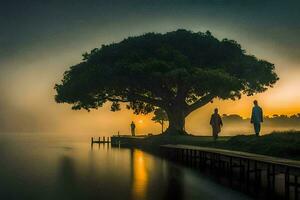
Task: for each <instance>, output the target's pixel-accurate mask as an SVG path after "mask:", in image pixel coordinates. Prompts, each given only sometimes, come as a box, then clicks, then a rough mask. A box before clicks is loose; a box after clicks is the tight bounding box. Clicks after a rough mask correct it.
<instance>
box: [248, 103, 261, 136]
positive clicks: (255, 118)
mask: <svg viewBox="0 0 300 200" xmlns="http://www.w3.org/2000/svg"><path fill="white" fill-rule="evenodd" d="M253 104H254V106H253V108H252V114H251V123H252V124H253V127H254V131H255V135H256V136H259V132H260V128H261V124H260V123H262V122H263V110H262V108H261V107H260V106H259V105H258V102H257V100H254V101H253Z"/></svg>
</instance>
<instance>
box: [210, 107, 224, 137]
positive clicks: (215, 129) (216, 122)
mask: <svg viewBox="0 0 300 200" xmlns="http://www.w3.org/2000/svg"><path fill="white" fill-rule="evenodd" d="M210 125H211V127H212V134H213V137H214V140H215V141H216V140H217V138H218V134H219V133H220V132H221V127H222V126H223V122H222V119H221V116H220V115H219V114H218V108H215V111H214V114H212V115H211V118H210Z"/></svg>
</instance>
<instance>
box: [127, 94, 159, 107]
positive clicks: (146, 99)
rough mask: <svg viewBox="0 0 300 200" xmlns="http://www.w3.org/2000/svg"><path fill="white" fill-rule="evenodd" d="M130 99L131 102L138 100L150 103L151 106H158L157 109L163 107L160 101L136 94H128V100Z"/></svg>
mask: <svg viewBox="0 0 300 200" xmlns="http://www.w3.org/2000/svg"><path fill="white" fill-rule="evenodd" d="M130 97H132V98H133V100H138V101H142V102H146V103H150V104H152V105H154V106H158V107H161V106H162V105H163V102H162V101H161V100H158V99H154V98H150V97H146V96H143V95H139V94H136V93H135V94H130V96H129V97H128V98H129V99H130Z"/></svg>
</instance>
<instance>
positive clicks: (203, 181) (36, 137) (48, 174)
mask: <svg viewBox="0 0 300 200" xmlns="http://www.w3.org/2000/svg"><path fill="white" fill-rule="evenodd" d="M80 141H81V140H79V139H78V140H76V139H74V138H72V137H70V138H68V137H55V136H51V135H50V136H49V135H47V136H46V135H42V134H28V133H24V134H5V135H3V134H2V135H1V136H0V156H1V159H0V195H1V196H0V197H1V198H0V199H51V200H52V199H104V200H106V199H107V200H110V199H116V200H117V199H122V200H126V199H133V200H139V199H141V200H144V199H149V200H150V199H155V200H160V199H172V200H180V199H197V200H198V199H249V198H248V197H247V196H245V195H244V194H241V193H239V192H237V191H233V190H231V189H230V188H227V187H224V186H221V185H218V184H217V183H215V182H213V181H211V180H210V179H208V178H207V177H206V176H205V175H201V174H200V173H198V172H196V171H193V170H191V169H188V168H185V167H182V166H178V165H175V164H173V163H170V162H168V161H166V160H164V159H161V158H159V157H156V156H153V155H151V154H148V153H145V152H143V151H141V150H137V149H119V148H112V147H110V145H100V146H98V145H94V147H93V148H91V146H90V143H89V142H88V141H85V142H80Z"/></svg>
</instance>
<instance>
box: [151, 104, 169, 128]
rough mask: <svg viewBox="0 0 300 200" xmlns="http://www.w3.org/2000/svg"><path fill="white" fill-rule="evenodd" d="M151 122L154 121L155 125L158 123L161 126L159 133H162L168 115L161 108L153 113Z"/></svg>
mask: <svg viewBox="0 0 300 200" xmlns="http://www.w3.org/2000/svg"><path fill="white" fill-rule="evenodd" d="M151 120H152V121H155V122H156V123H159V124H160V125H161V133H163V132H164V122H165V121H168V115H167V113H166V111H164V110H163V109H161V108H158V109H156V110H155V111H154V117H152V119H151Z"/></svg>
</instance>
